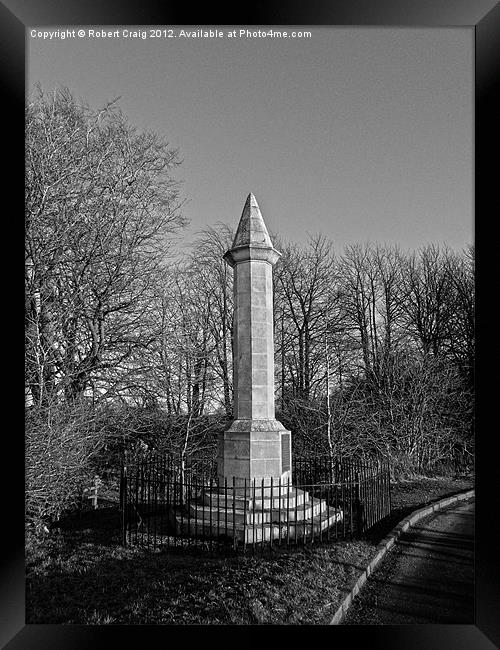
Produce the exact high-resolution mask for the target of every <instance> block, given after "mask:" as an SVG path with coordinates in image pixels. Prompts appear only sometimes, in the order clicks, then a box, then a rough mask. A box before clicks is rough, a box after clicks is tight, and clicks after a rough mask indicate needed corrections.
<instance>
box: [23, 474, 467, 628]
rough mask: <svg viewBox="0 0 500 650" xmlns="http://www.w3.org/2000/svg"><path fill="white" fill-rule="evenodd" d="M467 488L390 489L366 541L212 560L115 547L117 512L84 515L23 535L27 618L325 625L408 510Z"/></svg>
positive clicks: (444, 484)
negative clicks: (385, 509)
mask: <svg viewBox="0 0 500 650" xmlns="http://www.w3.org/2000/svg"><path fill="white" fill-rule="evenodd" d="M471 487H473V481H472V479H470V478H459V479H458V478H455V479H452V478H433V479H429V478H419V479H414V480H408V481H401V482H399V483H397V484H395V485H393V486H392V505H393V513H392V515H391V517H388V518H387V519H386V520H384V522H381V523H380V524H379V525H378V526H377V527H376V528H374V529H373V530H372V531H371V533H370V536H369V537H368V538H367V539H364V540H355V541H343V542H336V543H331V544H328V545H322V546H317V547H312V548H305V549H303V550H299V551H290V552H285V551H280V552H279V553H276V554H274V555H273V556H272V557H264V558H260V557H259V556H256V557H231V558H227V557H226V558H214V557H202V556H193V555H186V554H184V555H180V554H174V553H170V554H167V553H159V552H154V553H153V552H147V551H143V550H140V549H133V548H125V549H124V548H121V547H119V546H117V544H116V541H117V539H118V532H119V531H118V527H117V525H118V518H117V517H116V515H109V514H108V513H107V512H106V511H105V510H103V511H99V510H98V511H96V512H95V513H90V514H89V515H88V516H87V517H85V516H84V517H82V519H81V520H80V521H79V522H78V525H76V524H73V525H71V526H67V529H66V530H60V531H56V532H54V533H53V534H51V535H50V536H48V537H47V538H45V539H44V540H43V542H41V541H40V540H39V539H38V540H37V539H35V538H28V542H27V553H26V571H27V582H26V622H27V623H80V624H118V623H120V624H140V623H149V624H266V623H271V624H327V623H329V622H330V620H331V618H332V616H333V613H334V612H335V611H336V609H337V607H338V606H339V605H340V603H341V601H342V599H343V598H344V596H345V595H346V593H347V592H348V591H349V590H350V588H351V586H352V584H353V583H354V581H355V580H356V578H357V577H358V575H359V574H360V573H361V571H363V569H364V568H365V566H366V564H367V562H368V561H369V560H370V558H371V557H372V556H373V554H374V552H375V548H374V547H375V545H376V543H377V542H378V541H380V539H381V538H382V537H384V535H386V534H387V533H388V532H389V531H390V530H391V529H392V527H393V526H394V525H395V524H396V523H397V522H398V521H400V520H401V519H402V518H403V517H405V516H406V515H407V514H408V513H409V512H411V511H412V510H415V509H416V508H418V507H422V506H423V505H425V504H427V503H429V502H431V501H435V500H437V499H439V498H441V497H443V496H447V495H450V494H455V493H456V492H460V491H462V490H465V489H468V488H471Z"/></svg>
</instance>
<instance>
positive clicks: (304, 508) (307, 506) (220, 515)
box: [189, 498, 328, 524]
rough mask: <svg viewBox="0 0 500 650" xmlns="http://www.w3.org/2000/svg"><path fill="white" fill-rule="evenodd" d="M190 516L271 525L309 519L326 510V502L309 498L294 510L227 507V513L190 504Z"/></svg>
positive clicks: (213, 520) (223, 509)
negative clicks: (271, 523)
mask: <svg viewBox="0 0 500 650" xmlns="http://www.w3.org/2000/svg"><path fill="white" fill-rule="evenodd" d="M189 508H190V516H193V517H194V518H199V519H202V520H205V521H206V520H208V521H212V522H217V521H219V523H222V524H225V522H226V520H227V521H228V522H231V523H232V521H233V519H234V520H235V521H236V522H238V523H240V522H241V523H243V521H245V522H246V523H247V524H253V523H255V524H261V523H263V522H264V523H270V522H271V521H272V522H273V523H278V522H280V521H281V522H285V521H302V520H304V519H310V518H311V517H315V516H316V515H318V514H320V513H321V512H324V511H326V510H327V509H328V506H327V504H326V501H324V500H322V499H317V498H309V499H308V500H307V501H304V503H303V504H302V505H300V506H298V507H296V508H282V507H279V508H276V509H273V510H270V509H267V510H251V509H244V508H243V509H242V508H240V507H236V505H235V507H234V509H233V508H232V507H228V509H227V513H226V509H225V508H223V507H219V508H217V507H214V506H213V505H212V507H211V508H210V506H209V505H198V504H190V506H189Z"/></svg>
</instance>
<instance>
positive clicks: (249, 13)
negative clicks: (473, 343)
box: [0, 0, 500, 650]
mask: <svg viewBox="0 0 500 650" xmlns="http://www.w3.org/2000/svg"><path fill="white" fill-rule="evenodd" d="M107 24H123V25H125V24H131V25H176V26H180V25H309V26H323V25H325V26H329V25H337V26H350V25H363V26H368V25H372V26H401V27H403V26H404V27H425V28H430V29H431V28H434V27H445V26H446V27H451V26H457V27H458V26H460V27H464V26H465V27H469V28H470V29H471V30H473V31H474V35H475V224H476V227H475V243H476V249H477V265H476V273H477V305H478V308H477V314H478V316H477V320H476V323H477V332H478V335H477V354H478V362H477V365H476V386H477V399H476V404H477V406H476V449H477V461H476V497H477V499H476V538H475V575H476V585H475V597H476V600H475V602H476V612H475V624H474V625H447V626H445V625H420V626H414V625H409V626H360V627H351V626H349V627H348V626H337V627H335V628H334V627H328V628H326V627H325V628H314V629H311V628H308V627H303V628H301V629H300V630H296V629H293V630H289V629H288V630H287V629H280V631H279V635H276V634H275V631H272V630H269V629H268V628H263V627H260V626H255V627H254V628H246V629H245V631H244V633H245V640H248V641H249V642H252V640H253V639H254V638H256V637H255V635H258V636H259V637H260V636H263V637H264V638H265V637H268V643H273V642H275V643H276V642H277V641H276V639H277V638H279V643H283V642H285V643H287V637H288V636H289V634H290V633H291V634H293V637H290V638H291V639H293V640H294V642H295V643H317V642H318V633H320V634H321V636H322V637H323V635H324V639H325V641H327V642H329V643H332V644H337V643H346V644H348V647H353V646H354V645H356V644H357V643H359V642H361V643H362V641H363V640H366V641H367V642H368V644H369V647H370V648H373V647H381V648H384V649H385V650H389V649H391V648H398V649H404V650H413V649H415V650H417V649H418V650H423V649H429V650H431V649H434V648H435V649H439V650H441V649H448V648H449V649H450V650H462V649H463V650H473V649H474V650H481V649H483V648H484V649H488V648H494V647H499V646H498V644H499V642H500V616H499V615H498V613H499V612H500V605H499V602H500V599H499V597H498V596H499V584H500V579H499V575H498V572H497V571H498V570H497V569H496V564H497V563H496V561H495V559H496V553H497V550H496V547H497V544H498V542H497V541H496V539H495V537H494V536H493V534H492V533H493V524H494V519H495V517H496V508H495V504H496V498H495V497H496V491H495V485H498V479H497V475H498V471H497V469H496V462H495V461H496V459H495V455H494V453H493V451H494V449H495V448H496V447H495V438H496V435H497V434H496V428H497V427H495V420H494V419H493V418H490V417H489V416H490V415H492V414H493V413H494V411H493V409H492V406H493V407H494V406H495V405H496V400H497V399H498V398H497V395H496V392H494V390H495V389H494V385H493V384H494V383H496V382H495V381H492V380H490V379H489V375H487V371H486V370H485V373H484V374H482V372H481V363H484V366H485V368H486V360H487V362H488V366H491V365H492V364H493V366H496V365H497V364H495V359H494V358H493V356H492V354H493V352H494V351H496V350H497V349H498V346H497V343H496V342H497V339H498V335H497V334H496V331H495V330H494V329H493V328H494V326H495V320H496V319H493V317H492V314H490V313H489V310H488V307H489V306H490V305H491V304H492V303H493V301H494V297H493V298H492V290H491V289H489V288H488V279H489V278H491V277H495V275H494V271H495V266H497V265H496V250H493V249H492V250H489V248H488V245H490V246H493V245H494V240H492V239H491V237H490V236H489V225H490V223H491V222H492V221H494V220H495V217H496V218H497V219H498V216H497V215H498V207H497V206H496V205H495V202H494V197H493V193H494V190H495V189H496V186H497V185H498V178H497V176H498V163H497V162H495V161H494V160H490V159H492V156H491V154H492V152H493V151H494V145H495V140H496V141H497V142H498V116H499V115H500V107H499V104H498V100H495V96H494V91H495V90H496V91H497V92H498V78H500V74H499V72H500V56H499V55H500V5H499V3H498V2H496V1H494V0H342V1H338V0H309V1H308V2H307V3H299V2H298V1H294V2H288V3H281V4H280V3H278V1H277V0H271V1H270V2H266V3H264V2H262V1H261V2H257V3H251V4H250V3H248V4H247V5H245V6H243V7H238V9H237V10H235V9H229V8H227V7H223V6H222V5H220V6H214V4H213V3H207V4H206V5H205V7H204V8H202V9H200V11H197V13H196V14H194V13H191V14H190V13H189V8H188V7H187V6H185V7H183V6H182V5H180V4H179V5H177V6H173V3H171V2H168V1H165V0H164V1H163V2H160V1H158V0H141V1H140V2H134V1H133V0H108V1H106V2H102V1H101V2H98V1H97V0H92V1H89V0H86V1H85V0H65V1H64V2H61V1H59V0H52V1H48V0H43V1H40V0H3V3H0V30H1V39H0V53H1V57H0V69H1V74H2V88H3V90H4V98H5V99H4V102H3V103H4V109H6V113H4V115H5V117H4V157H5V155H7V156H8V165H7V166H6V170H5V172H4V174H6V175H4V185H3V189H4V206H5V205H6V199H7V197H9V198H10V197H14V201H13V207H12V208H10V209H9V211H8V212H7V211H5V207H4V215H5V217H4V227H7V226H9V227H13V230H14V239H13V240H14V241H16V242H17V225H18V224H20V223H21V218H20V215H19V213H20V211H21V201H22V198H21V197H22V196H23V195H22V183H23V181H22V179H23V170H24V155H23V148H22V146H21V144H20V142H21V141H24V119H23V116H24V93H25V62H24V56H25V30H26V28H28V27H30V26H50V25H107ZM7 135H11V136H12V137H13V143H12V145H11V146H10V147H7V146H6V145H5V137H6V136H7ZM495 153H496V150H495ZM495 208H496V209H495ZM18 209H19V212H18ZM4 232H6V231H4ZM19 235H20V237H22V233H19ZM9 237H10V235H8V234H5V235H4V251H5V249H7V248H8V247H9V248H10V241H9ZM16 251H17V246H16ZM4 257H5V256H4ZM490 265H491V266H490ZM16 268H17V267H16ZM4 273H6V275H5V277H7V278H9V277H10V275H11V269H10V267H9V268H8V274H7V269H6V270H5V271H4ZM22 273H23V272H22V270H20V273H19V275H20V277H22ZM497 273H498V271H497ZM16 277H17V273H16ZM11 285H12V286H11ZM4 289H6V290H7V297H6V298H5V299H4V300H6V301H7V304H8V305H9V307H8V309H7V310H5V309H4V313H5V314H7V315H10V313H11V312H12V313H13V312H14V311H15V312H16V313H19V314H22V313H23V312H22V306H21V305H19V310H15V309H14V308H13V307H12V308H11V307H10V305H11V303H12V305H15V304H16V303H17V302H18V300H19V302H21V299H19V296H22V295H23V292H22V289H21V288H20V287H19V291H17V290H16V283H15V282H14V283H10V282H5V283H4ZM492 289H493V291H494V287H493V288H492ZM9 291H12V300H11V296H10V295H9ZM16 299H18V300H16ZM4 305H5V303H4ZM5 320H9V321H10V318H8V319H7V318H6V319H5ZM495 329H496V328H495ZM13 332H14V330H13ZM15 332H16V333H17V332H22V325H20V326H19V327H16V328H15ZM10 338H11V337H9V340H10ZM13 338H14V339H15V336H13ZM4 364H6V365H7V368H6V369H5V368H4V376H6V375H7V376H8V377H9V384H11V385H12V386H13V387H12V388H11V390H12V391H13V393H14V395H15V396H16V397H18V396H19V399H20V400H21V399H23V398H24V392H23V388H22V386H24V383H21V381H20V382H19V384H17V382H13V381H12V379H11V376H12V365H16V366H17V362H15V364H8V363H7V362H6V361H4ZM495 370H496V367H495ZM20 372H22V370H21V371H20ZM497 372H498V371H497ZM14 374H16V373H14ZM494 374H496V373H494ZM494 374H493V380H495V379H496V377H495V376H494ZM5 394H6V393H4V395H5ZM7 394H8V393H7ZM14 395H13V396H14ZM16 403H17V401H16V399H15V398H14V399H13V400H12V401H10V400H8V399H7V400H6V408H5V409H4V415H5V422H8V421H10V422H12V418H9V419H7V418H8V416H10V415H12V413H13V412H14V411H16V413H17V409H15V408H14V404H16ZM14 421H15V424H14V425H6V424H5V422H4V427H3V430H4V436H3V441H2V442H3V445H2V446H3V452H4V453H3V459H4V463H3V469H4V472H2V474H3V475H4V476H7V474H6V473H5V470H6V468H7V466H9V467H10V468H13V469H14V471H13V472H11V473H10V474H9V475H8V478H7V480H4V485H3V490H2V495H3V498H2V511H3V517H2V519H3V523H4V526H3V529H4V531H3V538H4V539H3V542H4V551H3V553H2V556H1V569H0V572H1V573H0V576H1V578H0V600H1V617H0V620H1V636H0V642H1V643H2V647H5V648H7V649H8V650H15V649H22V650H28V649H29V648H37V649H38V648H50V649H51V650H56V649H59V648H61V649H64V650H68V649H70V648H71V649H73V648H82V649H83V648H86V649H88V648H100V647H109V646H110V645H114V644H116V645H118V646H122V645H123V644H125V646H128V645H130V646H132V647H133V646H136V645H137V646H139V647H142V648H149V647H154V646H153V644H155V643H159V644H163V645H164V644H165V643H167V644H168V642H169V641H170V642H172V643H174V642H176V643H178V641H174V637H173V636H172V633H173V632H174V631H175V632H176V633H177V632H179V633H180V634H181V635H182V637H185V635H186V634H187V635H188V638H191V635H192V634H196V635H200V637H201V638H202V639H203V643H206V644H208V643H217V644H220V643H230V644H234V643H236V644H239V643H240V639H241V632H242V630H239V629H238V628H235V629H227V627H224V628H221V627H220V626H210V627H206V628H205V627H203V629H200V628H199V627H198V628H196V627H195V626H185V627H183V628H182V629H181V628H178V627H176V629H175V630H172V627H169V626H141V625H137V626H121V625H119V626H79V625H75V626H71V625H64V626H62V625H25V622H24V621H25V596H24V594H25V591H24V581H25V571H24V481H23V476H24V472H23V467H24V441H23V435H22V433H21V432H20V431H19V429H20V428H21V427H20V426H19V425H18V423H17V415H16V417H15V419H14ZM4 476H3V477H4ZM297 633H298V636H296V635H297ZM360 635H361V636H360ZM210 637H211V638H210ZM182 642H183V643H185V642H186V641H184V639H183V641H182Z"/></svg>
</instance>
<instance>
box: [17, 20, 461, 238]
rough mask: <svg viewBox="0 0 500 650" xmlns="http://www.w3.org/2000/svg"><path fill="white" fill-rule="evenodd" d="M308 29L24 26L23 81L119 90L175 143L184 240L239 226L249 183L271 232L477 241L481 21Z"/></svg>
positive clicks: (89, 93) (138, 121)
mask: <svg viewBox="0 0 500 650" xmlns="http://www.w3.org/2000/svg"><path fill="white" fill-rule="evenodd" d="M57 28H61V29H62V27H60V26H55V27H53V28H50V29H54V30H55V29H57ZM45 29H47V28H45ZM85 29H88V26H85ZM105 29H106V30H111V29H114V28H112V27H109V26H106V28H105ZM140 29H144V28H140ZM179 29H180V28H176V30H175V32H176V34H177V33H178V32H179ZM185 29H187V28H185ZM204 29H208V28H204ZM218 29H220V30H222V31H223V32H224V34H225V35H226V34H227V32H229V31H231V29H232V28H230V27H227V26H222V27H219V28H218ZM238 29H239V28H238ZM251 29H252V30H255V29H258V28H255V27H252V28H251ZM273 29H275V30H278V29H286V30H288V31H290V30H291V29H292V28H290V27H283V28H278V27H273ZM299 29H302V30H304V29H308V30H310V31H311V32H312V38H307V39H305V38H303V39H271V38H238V39H229V38H228V37H227V36H225V37H224V38H197V39H192V38H180V37H177V38H161V39H157V38H147V39H141V38H108V39H102V38H101V39H97V38H90V37H88V36H86V37H84V38H78V37H76V38H66V39H64V40H61V39H60V38H53V39H52V40H48V39H46V40H43V39H40V38H32V37H30V34H29V30H28V37H27V48H28V51H27V61H28V79H27V89H28V91H29V90H30V89H31V88H32V85H33V84H34V83H35V82H37V81H40V82H41V83H42V86H43V88H44V89H45V90H51V89H52V88H53V87H54V86H56V85H63V86H68V87H69V88H70V90H72V91H73V93H74V94H75V95H77V96H78V97H82V98H83V99H85V101H87V102H88V103H89V104H91V105H92V106H93V107H95V108H97V107H99V106H101V105H103V104H105V103H106V102H107V101H108V100H110V99H114V98H115V97H117V96H121V101H120V106H121V108H122V110H123V112H124V113H125V114H126V115H127V116H128V117H129V118H130V121H131V122H132V123H134V124H135V125H137V126H138V127H140V128H149V129H153V130H154V131H156V132H158V133H160V134H162V135H164V136H165V137H166V138H167V140H168V141H169V142H170V143H171V145H173V146H175V147H178V148H179V149H180V156H181V158H182V160H183V161H184V162H183V164H182V166H181V167H180V168H179V170H178V172H177V177H178V178H179V179H180V180H183V181H184V183H183V193H184V196H185V197H186V198H187V199H188V202H187V204H186V206H185V214H186V216H187V217H188V218H189V219H190V220H191V225H190V227H189V230H188V231H187V233H186V240H187V241H189V239H190V237H191V236H192V234H193V233H194V232H195V231H196V230H197V229H198V228H201V227H203V226H205V225H213V224H215V223H216V222H217V221H223V222H227V223H231V224H234V226H235V227H236V225H237V223H238V220H239V218H240V215H241V211H242V209H243V205H244V203H245V199H246V196H247V194H248V193H249V192H250V191H252V192H253V193H254V194H255V196H256V198H257V201H258V202H259V205H260V208H261V211H262V214H263V216H264V219H265V221H266V224H267V226H268V229H269V231H270V232H279V233H280V234H281V235H282V236H284V237H285V238H287V239H290V240H293V241H297V242H301V241H304V240H305V238H306V233H311V234H314V233H317V232H323V233H325V234H326V235H327V236H328V237H330V238H331V239H332V240H333V241H334V244H335V248H336V249H337V250H340V249H341V248H342V247H343V246H344V245H345V244H346V243H353V242H364V241H378V242H387V243H394V244H399V245H400V246H401V247H402V248H405V249H406V248H417V247H419V246H421V245H423V244H425V243H427V242H436V243H447V244H448V245H450V246H452V247H454V248H462V247H463V246H465V245H467V244H469V243H472V242H473V101H474V94H473V92H474V87H473V69H474V68H473V63H474V61H473V30H472V29H469V28H447V29H440V28H439V29H438V28H432V29H427V28H425V29H423V28H422V29H413V28H411V29H410V28H374V27H369V28H343V27H342V28H340V27H332V28H328V27H321V28H311V27H309V28H308V27H305V26H301V27H300V28H299Z"/></svg>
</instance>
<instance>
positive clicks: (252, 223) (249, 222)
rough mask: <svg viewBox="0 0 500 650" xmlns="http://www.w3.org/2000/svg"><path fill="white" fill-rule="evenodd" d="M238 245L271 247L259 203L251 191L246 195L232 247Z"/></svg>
mask: <svg viewBox="0 0 500 650" xmlns="http://www.w3.org/2000/svg"><path fill="white" fill-rule="evenodd" d="M240 246H258V247H260V248H273V245H272V243H271V238H270V237H269V233H268V232H267V228H266V224H265V223H264V219H263V218H262V214H261V212H260V208H259V204H258V203H257V199H256V198H255V196H254V195H253V194H252V192H250V194H249V195H248V197H247V200H246V203H245V207H244V208H243V212H242V214H241V219H240V223H239V225H238V230H237V231H236V235H235V238H234V241H233V248H238V247H240Z"/></svg>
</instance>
